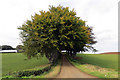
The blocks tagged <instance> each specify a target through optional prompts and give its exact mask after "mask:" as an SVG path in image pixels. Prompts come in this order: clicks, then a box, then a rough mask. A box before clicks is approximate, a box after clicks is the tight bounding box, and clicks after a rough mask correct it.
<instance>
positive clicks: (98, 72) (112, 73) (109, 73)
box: [69, 57, 118, 78]
mask: <svg viewBox="0 0 120 80" xmlns="http://www.w3.org/2000/svg"><path fill="white" fill-rule="evenodd" d="M83 58H84V57H83ZM83 58H82V59H83ZM96 60H97V59H96ZM69 61H70V63H72V64H73V65H74V66H75V67H77V68H78V69H80V70H81V71H83V72H86V73H88V74H91V75H93V76H96V77H99V78H118V71H116V70H115V69H112V68H103V67H100V66H97V65H93V64H88V63H86V62H84V60H79V59H78V60H74V59H71V58H69ZM89 62H90V61H89ZM104 63H105V62H104ZM106 64H107V63H106Z"/></svg>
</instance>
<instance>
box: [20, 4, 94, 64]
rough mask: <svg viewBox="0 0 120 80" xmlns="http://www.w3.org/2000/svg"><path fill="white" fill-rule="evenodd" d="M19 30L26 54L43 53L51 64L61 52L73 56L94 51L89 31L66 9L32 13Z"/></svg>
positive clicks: (71, 11) (50, 9)
mask: <svg viewBox="0 0 120 80" xmlns="http://www.w3.org/2000/svg"><path fill="white" fill-rule="evenodd" d="M18 29H20V30H22V31H21V33H20V35H21V38H22V42H23V44H24V46H25V53H26V55H27V56H29V57H31V56H36V55H37V54H38V53H40V54H41V55H44V54H45V55H46V57H47V58H48V59H49V61H50V62H51V63H53V62H55V61H56V60H57V58H58V56H59V55H60V53H61V51H62V50H67V51H68V52H67V53H68V54H72V52H73V53H74V54H76V52H79V51H86V50H88V49H91V50H92V49H94V48H93V47H92V46H91V45H92V44H95V43H96V41H94V36H93V35H94V34H93V33H92V28H91V27H89V26H86V22H85V21H83V20H82V19H80V17H77V16H76V12H75V11H74V9H73V10H69V7H62V6H58V7H54V6H50V8H49V11H47V12H45V11H40V14H37V13H35V15H34V16H32V17H31V20H27V21H26V22H25V23H24V24H23V25H22V26H20V27H19V28H18Z"/></svg>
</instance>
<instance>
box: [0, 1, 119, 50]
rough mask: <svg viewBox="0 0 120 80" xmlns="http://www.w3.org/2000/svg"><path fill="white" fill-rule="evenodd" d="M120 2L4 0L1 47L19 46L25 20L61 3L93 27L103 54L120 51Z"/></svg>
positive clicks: (0, 29)
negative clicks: (119, 33)
mask: <svg viewBox="0 0 120 80" xmlns="http://www.w3.org/2000/svg"><path fill="white" fill-rule="evenodd" d="M118 1H119V0H67V1H65V0H60V1H58V0H2V1H0V10H1V14H0V22H1V23H0V44H2V45H3V44H8V45H12V46H13V47H16V45H18V44H19V43H20V40H19V39H18V38H19V30H18V29H17V26H21V25H22V24H23V23H24V21H26V20H27V19H30V17H31V15H34V13H39V11H40V10H45V11H47V10H48V6H49V5H54V6H58V5H59V4H60V5H62V6H65V7H70V9H73V8H74V9H75V11H76V13H77V16H79V17H80V18H81V19H83V20H85V21H87V24H88V25H89V26H92V27H93V32H94V33H95V36H96V40H97V41H98V43H97V44H96V45H95V48H97V49H98V50H99V51H100V52H106V51H117V49H118V45H117V44H118Z"/></svg>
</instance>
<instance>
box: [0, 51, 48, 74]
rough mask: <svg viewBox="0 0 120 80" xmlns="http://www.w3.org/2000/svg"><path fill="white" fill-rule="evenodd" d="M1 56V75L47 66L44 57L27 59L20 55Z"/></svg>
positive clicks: (7, 54)
mask: <svg viewBox="0 0 120 80" xmlns="http://www.w3.org/2000/svg"><path fill="white" fill-rule="evenodd" d="M0 55H2V75H3V76H4V75H5V74H8V73H11V72H14V71H22V70H26V69H31V68H35V67H38V66H43V65H46V64H48V60H47V58H46V57H40V58H38V59H37V58H32V59H27V57H26V56H25V55H23V54H22V53H3V54H0Z"/></svg>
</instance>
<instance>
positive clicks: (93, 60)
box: [69, 54, 118, 78]
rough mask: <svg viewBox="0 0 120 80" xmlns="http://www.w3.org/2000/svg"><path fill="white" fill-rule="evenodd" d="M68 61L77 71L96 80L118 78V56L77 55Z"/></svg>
mask: <svg viewBox="0 0 120 80" xmlns="http://www.w3.org/2000/svg"><path fill="white" fill-rule="evenodd" d="M77 56H78V57H77V58H76V59H71V58H69V61H70V62H71V63H72V64H73V65H74V66H75V67H77V68H78V69H80V70H81V71H83V72H86V73H88V74H91V75H93V76H96V77H98V78H118V55H116V54H77Z"/></svg>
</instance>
